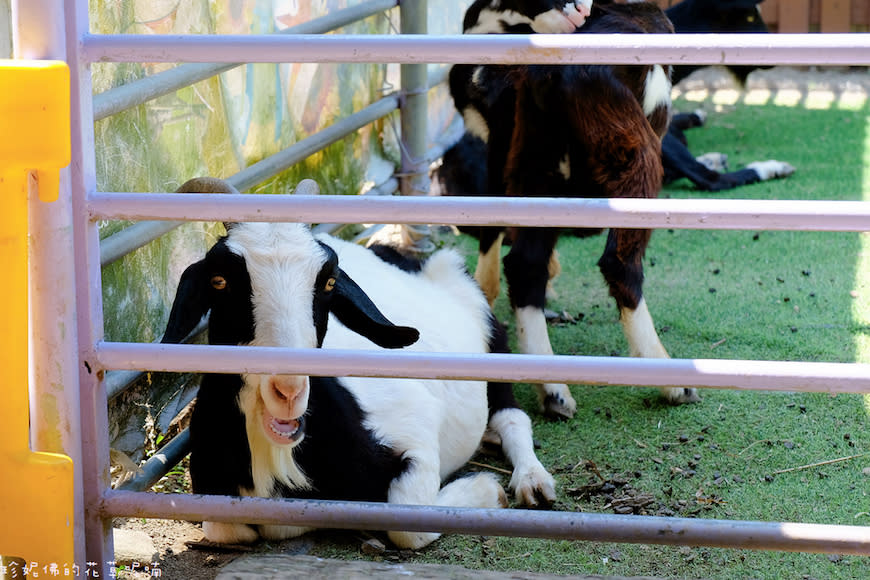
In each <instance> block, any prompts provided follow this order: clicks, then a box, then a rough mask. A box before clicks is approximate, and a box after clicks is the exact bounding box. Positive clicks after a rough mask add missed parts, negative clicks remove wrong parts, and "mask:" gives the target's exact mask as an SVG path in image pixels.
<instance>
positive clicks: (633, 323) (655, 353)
mask: <svg viewBox="0 0 870 580" xmlns="http://www.w3.org/2000/svg"><path fill="white" fill-rule="evenodd" d="M619 321H620V322H621V323H622V330H623V332H624V333H625V338H626V340H628V347H629V352H630V353H631V356H636V357H644V358H669V357H668V352H667V351H666V350H665V347H664V346H662V343H661V341H660V340H659V335H658V334H657V333H656V329H655V325H654V324H653V320H652V316H650V313H649V309H648V308H647V306H646V300H645V299H644V298H641V299H640V302H639V303H638V305H637V308H636V309H634V310H629V309H628V308H624V309H623V310H622V311H621V312H620V313H619Z"/></svg>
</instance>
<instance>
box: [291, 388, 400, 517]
mask: <svg viewBox="0 0 870 580" xmlns="http://www.w3.org/2000/svg"><path fill="white" fill-rule="evenodd" d="M310 380H311V390H310V394H309V401H308V413H307V414H306V415H305V433H304V437H303V439H302V441H301V442H300V443H299V444H298V445H297V446H296V448H295V449H294V459H295V460H296V464H297V465H298V466H299V468H300V469H301V470H302V472H303V473H304V474H305V475H306V477H307V478H308V480H309V482H310V484H311V489H309V490H291V489H289V488H287V487H286V486H284V485H279V486H278V487H279V493H280V495H283V496H284V497H297V498H313V499H332V500H355V501H384V502H385V501H387V491H388V490H389V487H390V484H391V483H392V481H393V480H394V479H395V478H397V477H399V476H400V475H401V474H402V473H403V472H404V471H405V469H406V468H407V461H406V460H405V459H403V458H402V457H401V455H400V454H398V453H396V452H395V451H394V450H393V449H391V448H389V447H388V446H386V445H383V444H382V443H381V442H380V441H378V439H377V438H376V437H375V435H374V433H372V432H371V431H370V430H369V429H367V428H366V427H365V415H364V413H363V411H362V409H361V408H360V406H359V403H358V402H357V400H356V398H355V397H354V396H353V394H352V393H351V392H350V391H348V390H347V389H346V388H345V387H344V386H343V385H342V384H341V383H340V381H338V380H337V379H335V378H330V377H311V379H310ZM373 388H377V387H376V386H374V385H373Z"/></svg>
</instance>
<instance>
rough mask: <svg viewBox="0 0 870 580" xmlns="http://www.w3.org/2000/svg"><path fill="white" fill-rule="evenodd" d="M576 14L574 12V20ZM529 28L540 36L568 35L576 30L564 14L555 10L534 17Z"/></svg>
mask: <svg viewBox="0 0 870 580" xmlns="http://www.w3.org/2000/svg"><path fill="white" fill-rule="evenodd" d="M572 8H573V6H572ZM576 13H577V11H576V10H574V14H575V18H576ZM581 20H582V19H581ZM531 26H532V30H534V31H535V32H537V33H540V34H570V33H572V32H574V30H575V29H576V28H577V25H576V24H574V22H572V21H571V19H570V18H569V17H568V15H567V14H566V13H565V12H563V11H561V10H555V9H553V10H547V11H546V12H541V13H540V14H538V15H537V16H535V19H534V20H532V23H531Z"/></svg>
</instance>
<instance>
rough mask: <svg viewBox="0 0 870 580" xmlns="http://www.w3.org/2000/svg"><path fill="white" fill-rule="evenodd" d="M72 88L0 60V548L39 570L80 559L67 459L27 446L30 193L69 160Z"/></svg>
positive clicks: (57, 76)
mask: <svg viewBox="0 0 870 580" xmlns="http://www.w3.org/2000/svg"><path fill="white" fill-rule="evenodd" d="M69 93H70V85H69V68H68V67H67V65H66V63H63V62H56V61H21V60H0V136H2V138H0V216H2V217H3V224H2V225H0V265H2V268H3V280H2V282H0V391H2V396H3V398H2V400H3V404H2V406H0V514H2V516H0V517H2V518H3V525H2V526H0V555H2V556H4V560H6V559H7V558H10V557H13V558H19V559H20V560H22V561H23V562H24V564H25V565H26V566H28V567H30V566H32V565H34V564H35V565H36V566H37V570H34V572H37V573H39V574H43V573H44V571H45V570H51V569H52V565H54V569H55V570H59V571H60V573H61V574H63V569H64V568H65V567H66V568H72V567H73V565H75V564H76V563H75V562H73V558H74V548H73V524H74V522H73V497H74V496H73V493H74V490H73V464H72V460H71V459H70V458H69V457H67V456H66V455H60V454H56V453H38V452H34V451H31V450H30V426H29V404H28V400H29V399H28V367H27V342H28V335H27V321H28V317H27V247H28V240H27V235H28V231H27V230H28V228H27V193H28V189H29V190H30V191H33V189H34V186H36V187H38V191H39V198H40V200H42V201H43V202H48V201H54V200H56V199H57V196H58V185H59V180H60V169H61V168H63V167H65V166H67V165H69V163H70V94H69ZM72 291H73V289H72V288H70V292H72ZM78 564H79V566H81V565H82V564H84V563H78ZM18 574H19V575H20V574H21V572H20V571H19V572H18ZM50 575H51V572H48V573H45V576H46V577H48V576H50Z"/></svg>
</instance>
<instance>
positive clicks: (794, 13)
mask: <svg viewBox="0 0 870 580" xmlns="http://www.w3.org/2000/svg"><path fill="white" fill-rule="evenodd" d="M656 1H657V2H658V4H659V5H660V6H662V7H663V8H667V7H668V6H671V5H673V4H678V3H679V2H680V1H681V0H656ZM761 14H762V16H763V17H764V21H765V22H766V23H767V26H768V27H769V28H770V30H771V31H773V32H867V31H868V30H870V0H764V1H763V2H762V3H761Z"/></svg>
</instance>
